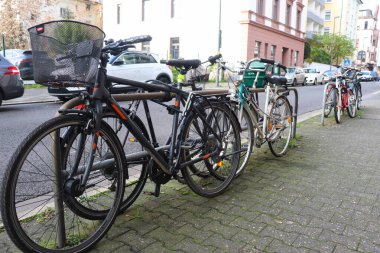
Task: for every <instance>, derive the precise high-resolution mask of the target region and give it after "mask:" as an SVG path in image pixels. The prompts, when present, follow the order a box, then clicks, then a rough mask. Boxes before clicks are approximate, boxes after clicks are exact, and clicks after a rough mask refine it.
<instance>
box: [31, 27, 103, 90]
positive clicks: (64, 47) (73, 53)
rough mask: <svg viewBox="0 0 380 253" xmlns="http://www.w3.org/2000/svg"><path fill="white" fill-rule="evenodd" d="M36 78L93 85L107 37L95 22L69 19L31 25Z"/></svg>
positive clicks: (50, 83) (53, 83)
mask: <svg viewBox="0 0 380 253" xmlns="http://www.w3.org/2000/svg"><path fill="white" fill-rule="evenodd" d="M28 31H29V35H30V42H31V46H32V51H33V68H34V70H33V71H34V80H35V82H36V83H39V84H43V85H47V86H64V87H78V86H88V85H90V86H92V85H94V83H95V81H96V80H95V79H96V74H97V71H98V65H99V58H100V54H101V50H102V47H103V41H104V38H105V34H104V32H103V31H102V30H101V29H99V28H98V27H96V26H92V25H89V24H85V23H80V22H76V21H70V20H59V21H51V22H47V23H43V24H40V25H37V26H34V27H31V28H29V29H28Z"/></svg>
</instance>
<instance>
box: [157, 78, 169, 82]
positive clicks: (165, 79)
mask: <svg viewBox="0 0 380 253" xmlns="http://www.w3.org/2000/svg"><path fill="white" fill-rule="evenodd" d="M157 80H158V81H160V82H163V83H170V79H169V78H168V77H167V76H159V77H158V78H157Z"/></svg>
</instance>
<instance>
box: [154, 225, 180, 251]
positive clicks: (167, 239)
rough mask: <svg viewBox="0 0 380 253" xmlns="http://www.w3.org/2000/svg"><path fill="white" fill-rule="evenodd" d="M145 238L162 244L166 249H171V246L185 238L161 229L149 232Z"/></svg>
mask: <svg viewBox="0 0 380 253" xmlns="http://www.w3.org/2000/svg"><path fill="white" fill-rule="evenodd" d="M147 236H148V237H151V238H153V239H155V240H156V241H159V242H161V243H163V245H164V246H165V247H167V248H170V247H172V246H173V245H175V244H177V243H178V242H180V241H182V240H183V239H184V238H185V236H183V235H181V234H178V233H176V234H172V233H169V232H167V231H166V230H164V229H162V228H157V229H155V230H153V231H152V232H149V233H148V234H147Z"/></svg>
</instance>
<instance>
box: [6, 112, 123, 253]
mask: <svg viewBox="0 0 380 253" xmlns="http://www.w3.org/2000/svg"><path fill="white" fill-rule="evenodd" d="M88 125H89V124H88V119H87V118H86V117H84V116H78V115H66V116H59V117H56V118H53V119H51V120H49V121H47V122H45V123H43V124H42V125H41V126H39V127H38V128H36V129H35V130H34V131H33V132H32V133H31V134H30V135H29V136H28V137H27V138H26V139H25V140H24V141H23V142H22V143H21V145H20V146H19V147H18V149H17V150H16V152H15V153H14V155H13V157H12V159H11V160H10V162H9V164H8V167H7V169H6V172H5V176H4V178H3V181H2V192H1V215H2V218H3V222H4V227H5V229H6V231H7V232H8V234H9V236H10V238H11V240H12V241H13V242H14V243H15V244H16V245H17V246H18V247H19V248H20V249H21V250H22V251H24V252H84V251H87V250H89V249H90V248H91V247H92V246H93V245H94V244H95V243H96V242H97V241H99V240H100V239H101V238H102V237H103V236H104V235H105V233H106V232H107V231H108V229H109V228H110V227H111V225H112V223H113V221H114V219H115V217H116V215H117V213H118V210H119V206H120V203H121V201H122V198H123V190H124V181H123V178H124V170H123V166H124V164H125V161H124V155H123V150H122V147H121V145H120V142H119V140H118V139H117V137H116V135H115V133H114V132H113V131H112V129H111V128H110V127H109V126H108V125H106V124H104V123H102V125H101V128H100V131H99V141H98V145H97V147H96V151H95V159H94V166H93V168H92V170H91V172H90V176H89V179H88V181H87V184H86V186H85V188H84V189H81V190H80V189H79V188H77V186H78V183H79V179H80V178H81V176H82V175H83V168H84V167H85V165H86V162H87V161H88V159H86V158H83V157H81V155H82V154H84V153H81V152H78V153H77V154H78V159H80V160H81V161H83V162H84V163H79V164H78V166H77V168H78V170H74V169H73V168H74V164H75V163H76V161H78V159H74V160H71V159H66V158H64V156H65V153H67V150H66V149H67V144H68V143H69V139H70V138H71V137H72V136H73V134H72V131H77V132H84V133H85V132H88V133H91V129H88ZM83 148H84V149H86V148H88V147H87V146H85V145H84V146H83ZM104 150H107V152H106V153H107V154H108V155H105V153H104V152H103V151H104ZM109 157H112V158H113V159H112V160H111V162H110V160H108V166H100V167H98V169H95V167H96V165H98V166H99V165H102V164H103V165H104V163H105V162H107V159H108V158H109ZM64 159H66V161H65V164H64V163H63V160H64ZM90 211H91V212H92V215H93V216H92V217H90V218H89V217H87V216H86V215H85V214H86V213H88V212H90Z"/></svg>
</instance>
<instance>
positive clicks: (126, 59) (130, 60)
mask: <svg viewBox="0 0 380 253" xmlns="http://www.w3.org/2000/svg"><path fill="white" fill-rule="evenodd" d="M116 62H123V63H122V65H129V64H136V63H137V56H136V54H135V53H129V54H123V55H121V56H120V57H119V58H117V60H115V61H114V63H116ZM120 65H121V63H120Z"/></svg>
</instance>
